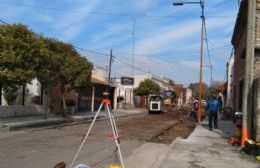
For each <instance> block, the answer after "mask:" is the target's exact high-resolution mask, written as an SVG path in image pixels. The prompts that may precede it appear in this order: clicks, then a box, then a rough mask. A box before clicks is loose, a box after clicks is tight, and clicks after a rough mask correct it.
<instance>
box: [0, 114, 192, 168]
mask: <svg viewBox="0 0 260 168" xmlns="http://www.w3.org/2000/svg"><path fill="white" fill-rule="evenodd" d="M185 118H186V117H185V115H183V116H182V115H176V112H175V113H169V114H154V115H147V114H145V115H138V116H129V117H122V118H117V119H116V122H117V125H118V129H119V131H120V132H119V134H120V136H121V147H122V151H123V156H124V158H127V157H129V156H130V155H131V154H132V152H133V151H134V150H135V149H137V148H139V147H140V146H141V145H143V144H144V143H146V142H156V143H166V144H169V143H170V142H172V140H173V139H174V138H175V137H177V136H181V137H186V136H188V135H189V133H190V132H191V130H192V129H193V125H191V124H187V123H186V120H185ZM89 125H90V124H89V123H85V124H79V125H73V126H66V127H56V128H51V129H41V130H37V129H36V130H25V131H23V132H11V133H1V136H0V138H1V139H0V142H1V143H0V165H1V168H10V167H19V168H36V167H37V168H51V167H53V166H54V164H55V163H56V162H59V161H64V162H66V163H67V164H68V165H69V163H70V162H71V160H72V158H73V156H74V154H75V152H76V150H77V148H78V147H79V145H80V143H81V140H82V138H83V137H84V135H85V132H86V130H87V129H88V127H89ZM110 133H111V131H110V127H109V123H108V121H107V120H104V121H98V122H96V124H95V126H94V129H93V131H92V133H91V135H90V137H89V139H88V140H87V143H86V144H85V146H84V148H83V150H82V152H81V153H80V156H79V159H78V160H79V162H83V163H86V164H88V165H89V166H91V167H97V168H98V167H100V168H101V167H104V165H107V164H108V163H112V162H113V161H114V155H113V151H114V149H115V146H114V144H113V141H111V140H110V139H109V136H108V135H109V134H110Z"/></svg>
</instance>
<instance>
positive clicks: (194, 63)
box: [180, 60, 200, 70]
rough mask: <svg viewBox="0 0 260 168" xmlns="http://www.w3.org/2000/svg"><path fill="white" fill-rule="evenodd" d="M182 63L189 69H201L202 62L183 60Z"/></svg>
mask: <svg viewBox="0 0 260 168" xmlns="http://www.w3.org/2000/svg"><path fill="white" fill-rule="evenodd" d="M180 65H181V66H185V67H187V68H189V70H199V67H200V62H199V61H191V60H181V61H180Z"/></svg>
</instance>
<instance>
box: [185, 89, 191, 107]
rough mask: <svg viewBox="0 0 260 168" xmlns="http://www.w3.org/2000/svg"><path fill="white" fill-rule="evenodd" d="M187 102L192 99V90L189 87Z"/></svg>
mask: <svg viewBox="0 0 260 168" xmlns="http://www.w3.org/2000/svg"><path fill="white" fill-rule="evenodd" d="M185 100H186V101H185V102H186V104H188V103H189V102H190V101H192V90H191V89H189V88H187V89H186V98H185Z"/></svg>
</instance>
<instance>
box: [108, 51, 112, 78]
mask: <svg viewBox="0 0 260 168" xmlns="http://www.w3.org/2000/svg"><path fill="white" fill-rule="evenodd" d="M112 59H113V54H112V49H111V50H110V58H109V70H108V83H110V82H111V66H112Z"/></svg>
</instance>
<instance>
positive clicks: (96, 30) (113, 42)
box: [0, 0, 238, 86]
mask: <svg viewBox="0 0 260 168" xmlns="http://www.w3.org/2000/svg"><path fill="white" fill-rule="evenodd" d="M173 1H174V0H52V1H50V0H0V19H3V20H4V21H6V22H8V23H23V24H26V25H28V26H29V27H30V28H31V29H32V30H33V31H35V32H37V33H41V34H44V35H45V36H48V37H55V38H57V39H59V40H62V41H65V42H69V43H71V44H73V45H75V46H78V47H81V48H84V49H88V50H93V51H98V52H102V53H107V54H109V52H110V48H112V49H113V53H114V55H115V57H117V58H119V59H121V60H123V61H125V62H127V63H129V64H131V57H132V39H133V38H132V32H133V20H134V19H133V18H134V17H133V16H134V15H135V16H136V17H135V18H136V26H135V29H136V32H135V66H136V67H139V68H141V69H142V70H144V71H146V72H148V71H150V72H152V73H155V74H157V75H163V76H167V77H169V78H171V79H173V80H174V81H175V82H176V83H183V84H184V85H186V86H187V85H188V84H189V83H190V82H197V81H198V75H199V71H198V70H199V58H200V57H199V47H200V27H201V23H200V22H201V20H200V7H199V5H185V6H182V7H174V6H172V3H173ZM205 5H206V6H205V8H206V9H205V10H206V24H207V30H208V39H209V49H210V53H211V59H212V60H211V61H212V64H213V66H214V67H213V79H214V80H224V77H225V70H226V69H225V68H226V62H227V60H228V59H229V57H230V53H231V49H232V45H231V43H230V41H231V36H232V32H233V29H234V24H235V19H236V14H237V10H238V1H237V0H205ZM81 53H82V55H84V56H86V57H87V58H88V59H89V60H91V61H92V62H94V63H95V64H98V65H101V66H104V67H105V66H107V65H108V57H106V56H102V55H98V54H94V53H92V52H81ZM203 61H204V65H208V57H207V54H206V50H205V56H204V59H203ZM129 64H126V63H123V62H119V61H117V60H115V61H114V62H113V67H112V69H113V71H112V76H113V77H115V76H116V77H120V76H121V75H123V76H126V75H131V67H130V66H129ZM143 73H145V72H143V71H140V70H137V69H136V70H135V74H143ZM203 76H204V79H203V80H204V81H205V82H207V83H209V81H210V70H209V68H204V73H203Z"/></svg>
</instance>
